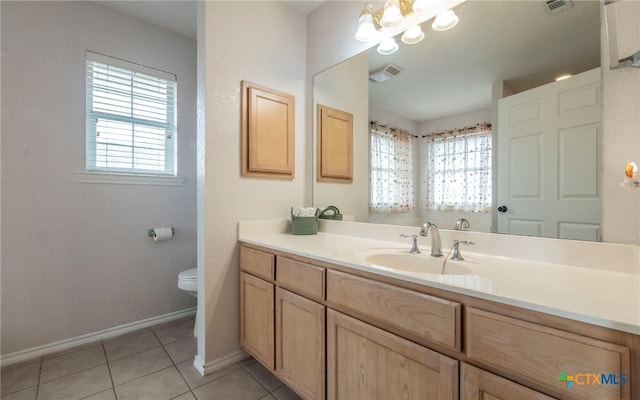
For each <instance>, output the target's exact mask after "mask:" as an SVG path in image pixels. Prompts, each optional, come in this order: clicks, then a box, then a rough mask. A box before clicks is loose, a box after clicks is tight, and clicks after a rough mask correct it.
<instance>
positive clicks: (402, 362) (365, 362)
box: [327, 309, 458, 400]
mask: <svg viewBox="0 0 640 400" xmlns="http://www.w3.org/2000/svg"><path fill="white" fill-rule="evenodd" d="M327 398H328V399H330V400H338V399H438V400H455V399H458V361H456V360H454V359H452V358H449V357H447V356H444V355H442V354H440V353H436V352H435V351H433V350H429V349H427V348H426V347H423V346H420V345H418V344H416V343H413V342H411V341H408V340H406V339H403V338H401V337H400V336H397V335H394V334H392V333H389V332H387V331H384V330H382V329H379V328H376V327H374V326H373V325H369V324H367V323H365V322H362V321H360V320H357V319H355V318H352V317H349V316H347V315H345V314H342V313H340V312H337V311H334V310H331V309H328V310H327Z"/></svg>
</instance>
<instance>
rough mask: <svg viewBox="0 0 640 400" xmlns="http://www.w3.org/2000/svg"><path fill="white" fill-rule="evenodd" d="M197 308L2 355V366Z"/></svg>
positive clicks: (94, 340)
mask: <svg viewBox="0 0 640 400" xmlns="http://www.w3.org/2000/svg"><path fill="white" fill-rule="evenodd" d="M195 313H196V307H191V308H186V309H184V310H180V311H175V312H172V313H168V314H164V315H159V316H157V317H152V318H147V319H143V320H140V321H135V322H130V323H128V324H124V325H120V326H115V327H113V328H108V329H104V330H101V331H97V332H92V333H87V334H86V335H80V336H76V337H72V338H69V339H64V340H60V341H57V342H53V343H48V344H45V345H42V346H37V347H33V348H30V349H26V350H20V351H17V352H15V353H11V354H6V355H2V356H1V357H0V366H2V367H5V366H7V365H12V364H17V363H20V362H23V361H28V360H32V359H34V358H37V357H40V356H44V355H47V354H51V353H57V352H59V351H64V350H67V349H70V348H73V347H76V346H80V345H83V344H87V343H92V342H97V341H99V340H105V339H110V338H114V337H116V336H120V335H124V334H125V333H129V332H134V331H137V330H140V329H144V328H148V327H150V326H154V325H158V324H162V323H165V322H170V321H174V320H177V319H180V318H185V317H189V316H192V315H195Z"/></svg>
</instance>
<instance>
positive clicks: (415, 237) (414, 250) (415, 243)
mask: <svg viewBox="0 0 640 400" xmlns="http://www.w3.org/2000/svg"><path fill="white" fill-rule="evenodd" d="M400 237H404V238H407V237H410V238H413V245H412V246H411V250H409V253H410V254H420V253H421V252H420V249H418V235H407V234H406V233H401V234H400Z"/></svg>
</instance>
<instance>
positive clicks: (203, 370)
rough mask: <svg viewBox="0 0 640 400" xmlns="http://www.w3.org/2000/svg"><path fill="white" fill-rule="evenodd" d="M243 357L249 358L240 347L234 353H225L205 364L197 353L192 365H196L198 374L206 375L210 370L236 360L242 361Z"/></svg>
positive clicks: (220, 367) (212, 370) (217, 368)
mask: <svg viewBox="0 0 640 400" xmlns="http://www.w3.org/2000/svg"><path fill="white" fill-rule="evenodd" d="M245 358H249V354H247V352H245V351H244V350H242V349H240V350H238V351H236V352H234V353H231V354H227V355H226V356H224V357H220V358H218V359H216V360H213V361H212V362H210V363H208V364H205V363H204V360H203V359H202V358H200V355H197V356H196V358H195V359H194V360H193V366H194V367H196V369H197V370H198V372H200V375H203V376H204V375H208V374H210V373H212V372H215V371H217V370H219V369H222V368H224V367H226V366H228V365H231V364H234V363H237V362H238V361H242V360H244V359H245Z"/></svg>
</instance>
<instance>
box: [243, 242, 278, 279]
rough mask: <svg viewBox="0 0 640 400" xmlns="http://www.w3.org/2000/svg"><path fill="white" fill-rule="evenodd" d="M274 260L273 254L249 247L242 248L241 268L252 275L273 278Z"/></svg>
mask: <svg viewBox="0 0 640 400" xmlns="http://www.w3.org/2000/svg"><path fill="white" fill-rule="evenodd" d="M274 260H275V256H274V255H273V254H269V253H265V252H263V251H259V250H253V249H250V248H247V247H241V248H240V269H241V270H243V271H245V272H248V273H250V274H252V275H255V276H259V277H261V278H265V279H269V280H273V278H274V272H275V271H274V264H275V263H274Z"/></svg>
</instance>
